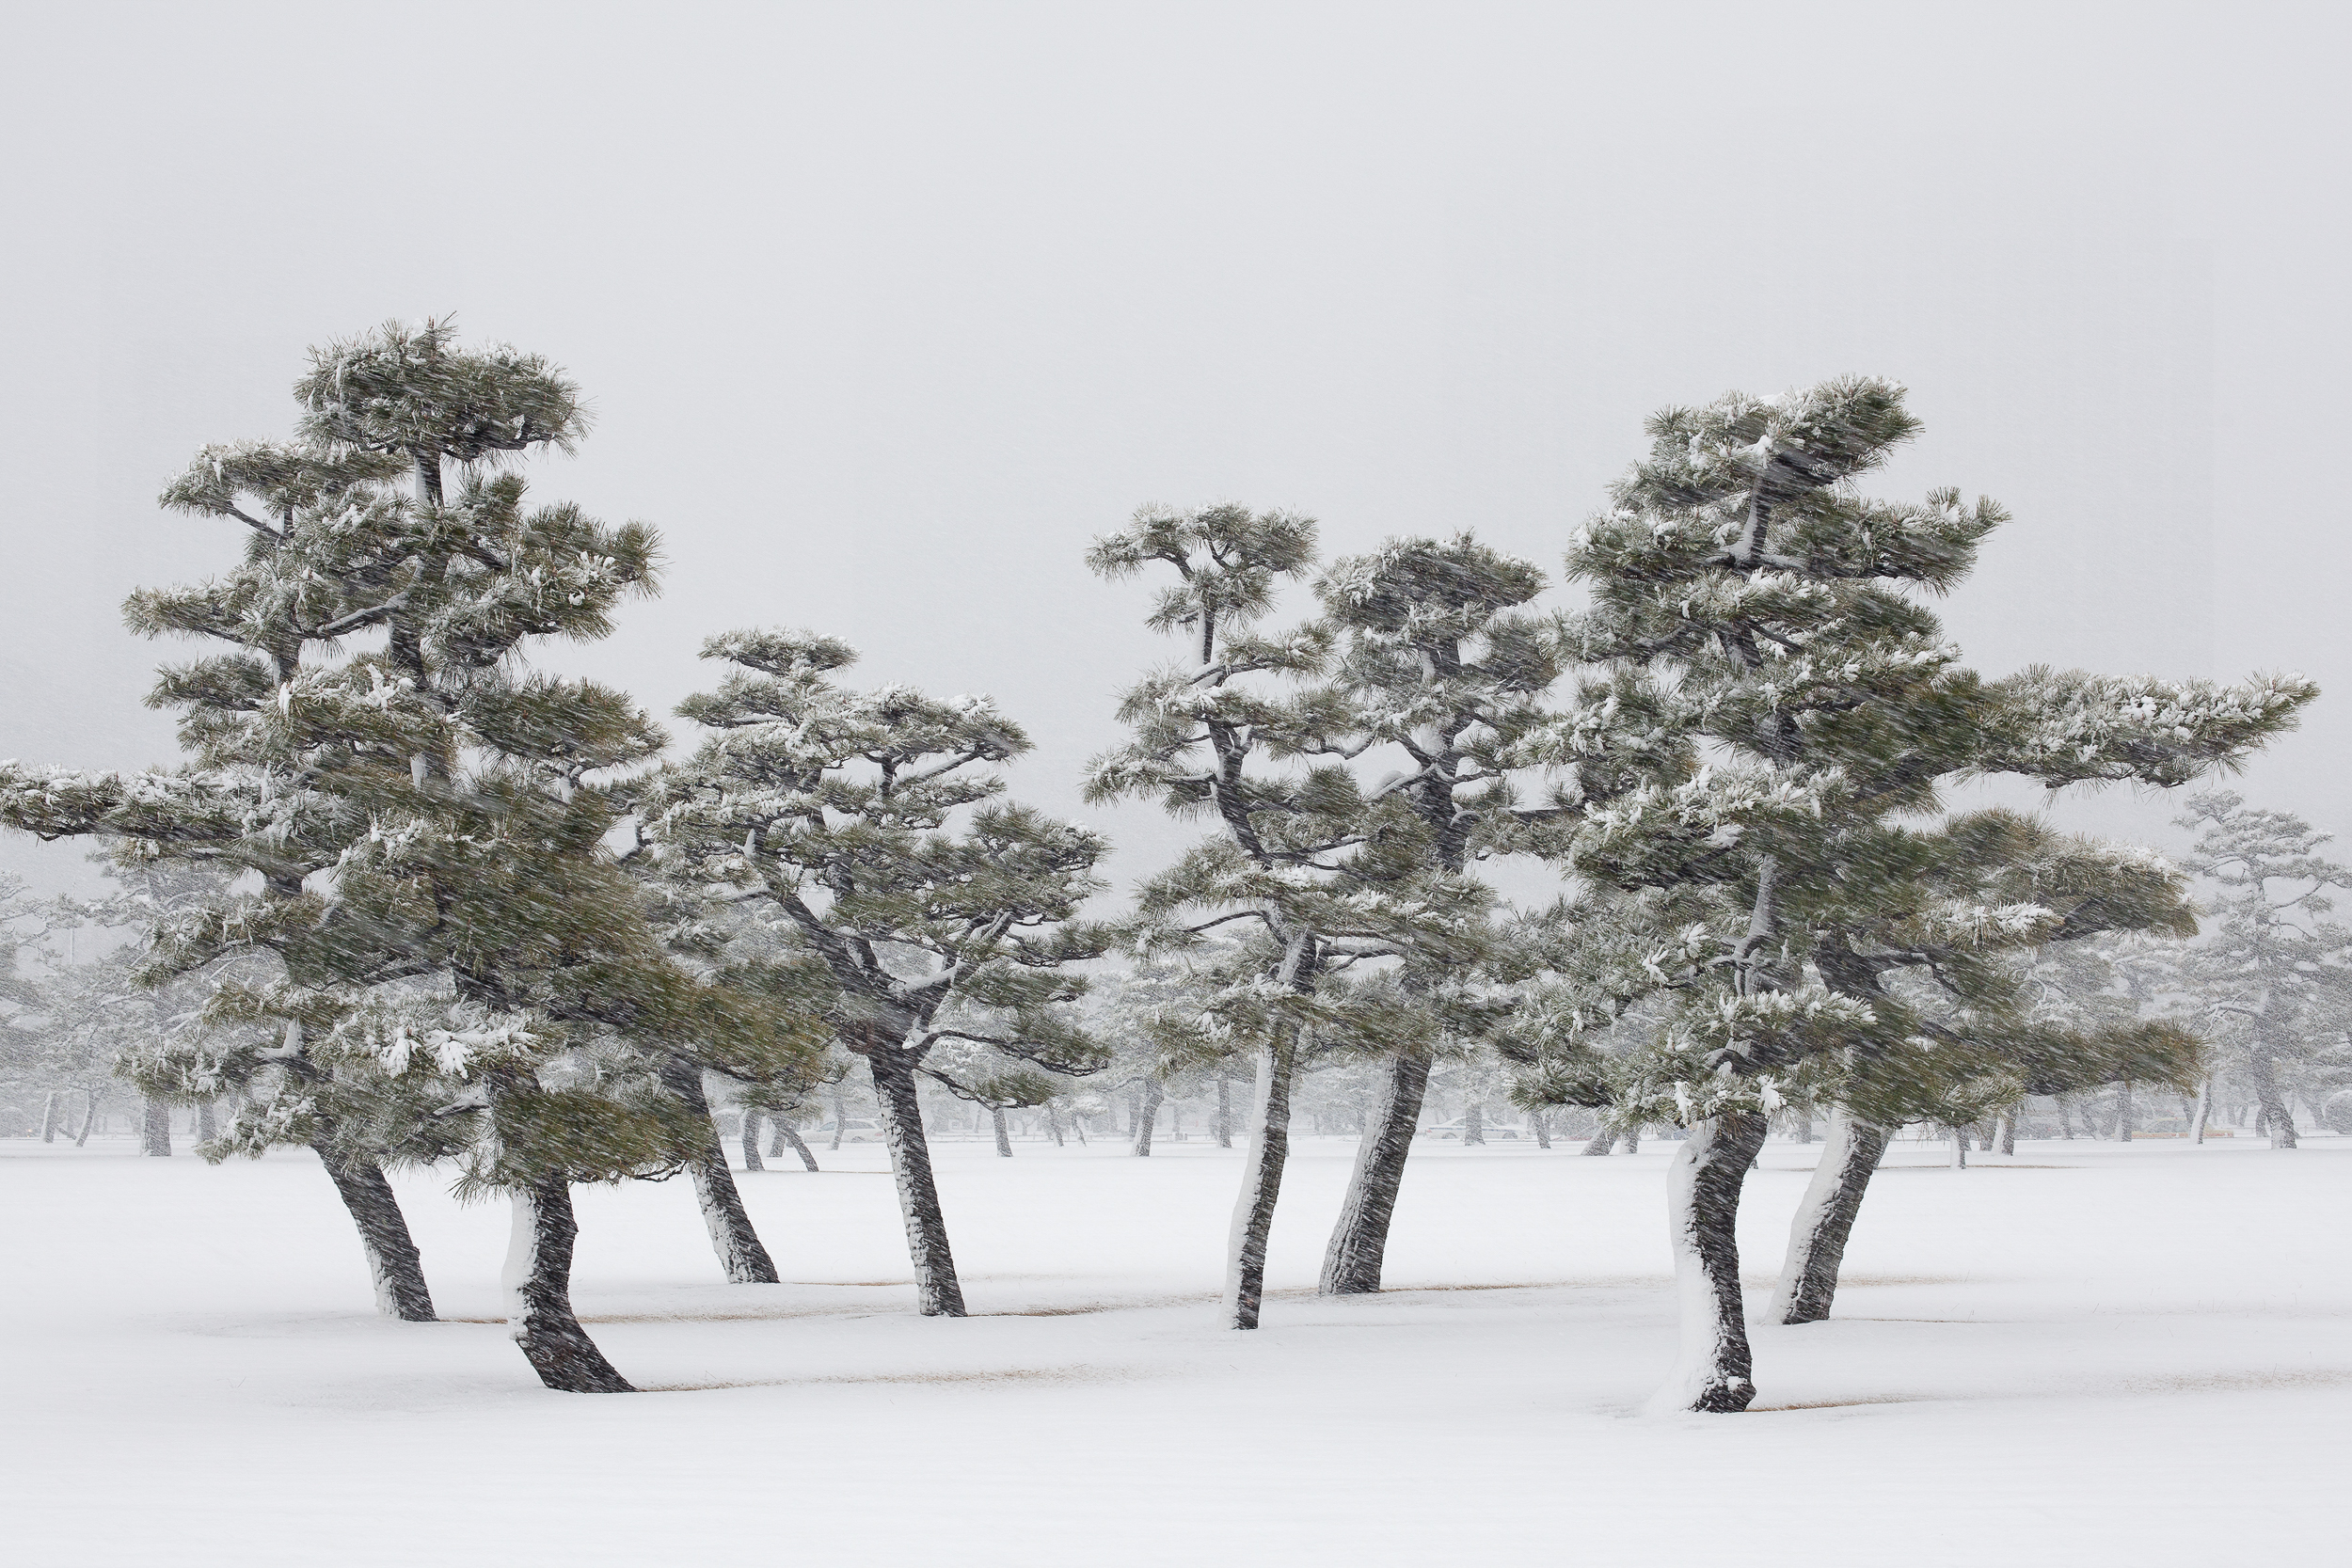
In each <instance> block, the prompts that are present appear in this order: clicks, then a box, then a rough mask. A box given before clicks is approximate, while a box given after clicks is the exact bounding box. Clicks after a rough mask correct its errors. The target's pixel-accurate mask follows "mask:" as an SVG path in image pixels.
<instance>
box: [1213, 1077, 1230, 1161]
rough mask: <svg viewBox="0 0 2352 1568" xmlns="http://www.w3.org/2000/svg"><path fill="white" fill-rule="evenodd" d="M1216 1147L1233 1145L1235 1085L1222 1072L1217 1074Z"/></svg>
mask: <svg viewBox="0 0 2352 1568" xmlns="http://www.w3.org/2000/svg"><path fill="white" fill-rule="evenodd" d="M1216 1147H1217V1148H1232V1147H1233V1085H1232V1082H1231V1080H1229V1079H1228V1078H1227V1077H1226V1076H1225V1074H1223V1073H1221V1072H1220V1073H1218V1074H1217V1075H1216Z"/></svg>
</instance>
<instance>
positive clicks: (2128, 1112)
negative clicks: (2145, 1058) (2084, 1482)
mask: <svg viewBox="0 0 2352 1568" xmlns="http://www.w3.org/2000/svg"><path fill="white" fill-rule="evenodd" d="M2115 1141H2116V1142H2117V1143H2120V1144H2127V1143H2130V1142H2131V1141H2132V1082H2131V1080H2130V1079H2128V1078H2126V1079H2125V1080H2123V1082H2122V1083H2121V1084H2118V1085H2116V1086H2115Z"/></svg>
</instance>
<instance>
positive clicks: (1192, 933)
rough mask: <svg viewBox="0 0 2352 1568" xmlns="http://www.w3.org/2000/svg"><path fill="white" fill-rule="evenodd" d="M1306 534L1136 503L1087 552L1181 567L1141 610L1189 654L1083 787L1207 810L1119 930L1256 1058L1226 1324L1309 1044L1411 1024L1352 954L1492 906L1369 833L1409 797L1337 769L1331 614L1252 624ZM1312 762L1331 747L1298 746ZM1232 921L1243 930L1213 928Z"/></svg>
mask: <svg viewBox="0 0 2352 1568" xmlns="http://www.w3.org/2000/svg"><path fill="white" fill-rule="evenodd" d="M1314 550H1315V526H1314V524H1313V522H1312V521H1311V520H1310V519H1307V518H1304V517H1297V516H1293V515H1287V514H1282V513H1263V514H1253V513H1250V512H1249V511H1248V510H1246V509H1245V508H1242V507H1238V506H1218V507H1211V508H1207V509H1204V510H1201V511H1198V512H1189V513H1180V512H1169V511H1164V510H1159V509H1153V508H1146V509H1145V510H1143V511H1141V512H1138V513H1137V514H1136V517H1135V520H1134V521H1133V523H1132V524H1131V525H1130V526H1129V527H1128V528H1127V529H1125V530H1123V531H1120V532H1118V533H1114V534H1110V535H1107V536H1105V537H1104V538H1102V539H1099V540H1097V541H1096V542H1095V545H1094V547H1093V549H1092V551H1091V552H1090V553H1089V558H1088V559H1089V564H1090V565H1091V566H1092V567H1093V568H1094V570H1095V571H1096V572H1097V573H1098V574H1100V575H1102V576H1104V577H1105V578H1126V577H1131V576H1134V575H1135V574H1136V573H1138V572H1140V571H1143V570H1145V569H1147V568H1152V567H1160V568H1165V569H1166V570H1167V571H1168V572H1169V573H1170V574H1172V575H1173V576H1174V578H1176V581H1175V582H1174V583H1172V584H1168V585H1167V586H1164V587H1163V588H1162V590H1161V591H1160V594H1159V598H1158V602H1157V604H1156V606H1155V607H1154V609H1153V611H1152V616H1151V618H1150V625H1151V626H1152V627H1153V628H1154V629H1155V630H1159V631H1163V632H1168V633H1174V634H1177V635H1179V636H1181V637H1183V638H1184V644H1185V648H1186V657H1185V658H1184V660H1182V661H1181V662H1180V663H1178V664H1176V665H1174V666H1172V667H1170V668H1168V669H1166V670H1164V671H1161V672H1157V673H1153V674H1152V675H1149V676H1147V677H1146V678H1145V679H1144V680H1143V681H1142V682H1140V683H1138V684H1137V685H1136V687H1134V688H1133V689H1131V690H1130V691H1129V692H1128V694H1127V696H1126V699H1125V701H1124V703H1123V704H1122V705H1121V706H1120V719H1121V720H1122V721H1125V722H1126V723H1127V724H1128V726H1129V727H1130V729H1131V731H1132V732H1133V736H1134V738H1133V739H1132V740H1131V741H1130V742H1129V743H1128V744H1127V745H1125V746H1122V747H1120V748H1118V749H1116V750H1114V751H1112V752H1107V753H1105V754H1104V755H1103V756H1102V757H1099V758H1097V759H1096V760H1095V762H1094V763H1093V764H1092V765H1091V767H1090V768H1089V781H1088V786H1087V787H1088V795H1089V799H1092V800H1117V799H1120V798H1123V797H1128V796H1144V797H1149V798H1152V799H1155V800H1158V801H1159V802H1160V804H1161V805H1162V806H1163V808H1164V809H1166V810H1167V811H1168V812H1169V814H1170V815H1172V816H1179V817H1185V816H1210V817H1212V818H1213V819H1214V820H1215V821H1216V824H1217V832H1216V836H1214V837H1211V838H1208V839H1205V840H1203V841H1202V842H1201V843H1200V844H1199V845H1197V846H1196V847H1194V848H1193V849H1192V850H1191V851H1189V852H1188V853H1186V854H1185V855H1184V857H1183V858H1182V859H1181V860H1179V861H1178V862H1177V863H1176V864H1175V865H1173V866H1171V867H1169V868H1168V870H1166V871H1165V872H1162V873H1161V874H1159V875H1157V876H1155V877H1153V878H1152V879H1149V880H1148V881H1147V882H1146V883H1145V884H1144V885H1143V887H1142V888H1141V889H1140V890H1139V895H1138V897H1137V901H1136V923H1135V925H1134V926H1133V927H1132V928H1131V932H1130V937H1129V944H1130V946H1131V947H1132V948H1133V949H1134V950H1135V951H1136V955H1137V956H1138V957H1139V958H1173V957H1175V956H1178V955H1184V956H1186V957H1187V958H1188V960H1189V963H1190V966H1191V968H1192V971H1193V973H1194V974H1195V975H1196V977H1197V978H1198V980H1199V981H1200V983H1201V984H1202V986H1203V987H1204V989H1205V990H1206V992H1207V994H1208V997H1209V1001H1208V1005H1207V1008H1206V1011H1205V1015H1204V1027H1206V1028H1207V1029H1209V1030H1210V1031H1212V1032H1215V1033H1219V1034H1222V1035H1223V1036H1224V1037H1226V1038H1227V1039H1228V1040H1229V1041H1230V1042H1232V1044H1233V1045H1240V1046H1245V1047H1246V1048H1247V1049H1248V1051H1249V1052H1250V1053H1251V1057H1252V1062H1251V1071H1250V1077H1251V1079H1252V1082H1253V1088H1254V1093H1253V1095H1252V1101H1251V1106H1250V1112H1249V1122H1248V1137H1247V1140H1246V1145H1247V1148H1246V1153H1245V1155H1244V1158H1243V1169H1242V1185H1241V1192H1240V1194H1239V1196H1237V1198H1236V1199H1235V1203H1234V1210H1233V1222H1232V1231H1231V1238H1230V1243H1229V1248H1228V1253H1227V1268H1226V1286H1225V1298H1224V1315H1225V1321H1226V1323H1227V1324H1228V1325H1229V1326H1230V1327H1233V1328H1238V1329H1249V1328H1255V1327H1257V1326H1258V1318H1259V1308H1260V1305H1261V1301H1262V1298H1263V1291H1264V1275H1265V1248H1266V1241H1267V1237H1268V1235H1269V1234H1270V1232H1271V1229H1272V1226H1273V1222H1274V1210H1275V1204H1276V1200H1277V1198H1278V1197H1279V1195H1280V1191H1281V1180H1282V1167H1283V1164H1284V1162H1285V1160H1286V1158H1287V1155H1288V1150H1289V1138H1290V1107H1291V1094H1292V1089H1293V1085H1294V1081H1295V1076H1296V1074H1297V1071H1298V1069H1299V1065H1300V1062H1301V1059H1302V1057H1303V1056H1304V1055H1305V1054H1306V1053H1308V1052H1309V1051H1310V1050H1312V1049H1331V1048H1333V1047H1335V1046H1337V1045H1338V1044H1339V1043H1340V1042H1341V1041H1342V1040H1349V1041H1352V1042H1365V1041H1384V1042H1385V1043H1386V1045H1387V1048H1388V1049H1389V1050H1391V1051H1393V1050H1394V1049H1395V1042H1396V1041H1397V1040H1398V1039H1399V1038H1401V1037H1403V1035H1404V1031H1405V1029H1406V1024H1405V1022H1404V1021H1403V1020H1402V1019H1401V1018H1400V1017H1399V1016H1398V1014H1397V1012H1396V1010H1395V1009H1394V1008H1393V1006H1382V1005H1381V1003H1380V1000H1379V999H1377V998H1375V1000H1373V1001H1372V1002H1371V1003H1370V1005H1368V1006H1359V1007H1355V1008H1349V1007H1346V1006H1342V1002H1343V999H1344V998H1345V997H1346V995H1347V988H1346V987H1345V986H1344V985H1343V984H1342V983H1341V982H1342V981H1343V978H1344V977H1345V976H1346V975H1347V974H1348V973H1349V972H1350V971H1353V970H1355V969H1356V968H1358V967H1359V966H1361V965H1368V964H1376V963H1378V962H1379V961H1380V960H1384V959H1398V958H1402V957H1403V956H1404V955H1405V954H1406V953H1407V952H1408V951H1410V952H1414V953H1422V954H1435V953H1437V952H1438V951H1439V950H1440V949H1441V948H1442V947H1443V944H1444V943H1445V942H1446V941H1447V938H1448V934H1449V933H1450V932H1453V933H1459V932H1463V931H1470V932H1475V931H1478V930H1480V929H1482V928H1483V927H1484V924H1485V917H1486V907H1487V905H1488V903H1489V902H1490V898H1489V895H1488V894H1487V892H1486V889H1485V888H1484V887H1483V886H1481V885H1480V884H1478V883H1476V882H1475V881H1472V880H1471V879H1467V878H1460V877H1447V876H1443V875H1436V874H1432V873H1430V872H1429V870H1428V868H1427V866H1426V864H1425V863H1424V862H1423V861H1422V860H1418V859H1416V858H1415V857H1413V856H1412V855H1411V854H1410V852H1409V851H1408V850H1405V849H1399V850H1397V851H1396V852H1395V853H1393V854H1391V853H1390V852H1389V851H1388V848H1387V847H1385V846H1382V845H1380V844H1378V843H1376V842H1375V836H1374V828H1375V818H1379V819H1382V820H1385V821H1389V822H1391V823H1395V822H1396V821H1397V820H1398V819H1401V818H1403V817H1405V816H1406V815H1407V814H1408V808H1407V807H1406V805H1405V804H1404V803H1403V801H1402V800H1401V798H1397V797H1391V799H1390V800H1388V801H1386V802H1381V803H1375V802H1372V801H1369V800H1367V799H1366V796H1365V792H1364V791H1363V790H1362V789H1361V788H1360V786H1359V784H1358V782H1357V780H1356V779H1355V777H1354V776H1353V774H1352V773H1351V772H1350V771H1349V769H1348V768H1347V767H1346V765H1345V759H1346V757H1347V756H1348V755H1349V751H1350V747H1351V745H1352V744H1353V745H1355V746H1356V750H1358V751H1360V750H1361V746H1360V744H1357V743H1354V742H1351V740H1350V739H1349V736H1350V734H1351V732H1352V731H1353V730H1354V729H1355V728H1356V726H1355V725H1354V723H1353V722H1352V710H1351V708H1350V706H1349V705H1348V704H1347V702H1346V700H1345V696H1344V693H1343V691H1341V690H1340V689H1336V688H1330V687H1325V688H1320V689H1318V688H1315V687H1312V686H1310V685H1307V684H1306V683H1307V682H1309V681H1311V680H1312V679H1313V677H1316V676H1318V675H1321V674H1322V673H1324V672H1325V670H1326V668H1327V663H1328V661H1329V659H1330V657H1331V656H1332V652H1333V645H1334V635H1333V633H1332V631H1331V630H1330V628H1329V627H1328V626H1322V625H1317V624H1313V623H1310V624H1309V625H1307V626H1301V627H1298V628H1295V629H1294V630H1292V631H1289V632H1286V633H1279V634H1274V635H1265V636H1262V635H1258V634H1257V633H1255V632H1253V631H1252V630H1251V629H1250V628H1251V627H1252V626H1255V625H1256V624H1257V623H1258V622H1260V621H1262V620H1263V618H1264V617H1265V616H1266V615H1267V614H1268V613H1269V612H1270V611H1271V610H1273V608H1274V603H1275V598H1276V594H1277V593H1278V591H1279V587H1280V586H1281V584H1282V583H1283V582H1284V581H1285V580H1295V579H1296V578H1300V577H1303V576H1304V575H1305V574H1306V573H1307V572H1308V571H1309V570H1310V569H1311V567H1312V565H1313V562H1314ZM1322 757H1328V758H1332V759H1334V760H1329V761H1312V760H1305V761H1303V762H1302V759H1315V758H1322ZM1402 842H1403V841H1402V840H1401V839H1400V843H1402ZM1406 863H1410V864H1411V865H1412V866H1413V872H1412V874H1411V875H1406V873H1405V870H1404V866H1405V865H1406ZM1226 927H1242V928H1243V931H1244V934H1242V935H1240V936H1239V938H1238V940H1230V941H1220V942H1212V941H1211V940H1210V933H1212V932H1220V933H1221V932H1223V931H1224V929H1225V928H1226ZM1318 1036H1320V1045H1319V1046H1318V1045H1317V1043H1316V1040H1317V1037H1318ZM1227 1049H1231V1047H1230V1046H1229V1047H1227ZM1211 1053H1212V1054H1215V1053H1220V1052H1218V1051H1216V1050H1214V1049H1213V1050H1212V1051H1211Z"/></svg>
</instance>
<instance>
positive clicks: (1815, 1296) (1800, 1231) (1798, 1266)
mask: <svg viewBox="0 0 2352 1568" xmlns="http://www.w3.org/2000/svg"><path fill="white" fill-rule="evenodd" d="M1889 1136H1890V1134H1889V1133H1888V1132H1887V1131H1886V1129H1885V1128H1883V1127H1873V1126H1871V1125H1870V1124H1869V1123H1868V1122H1863V1121H1856V1120H1854V1119H1853V1118H1852V1117H1849V1116H1848V1115H1846V1113H1845V1112H1843V1111H1839V1112H1837V1113H1836V1114H1835V1115H1833V1116H1832V1117H1830V1123H1829V1139H1828V1141H1827V1142H1826V1143H1825V1144H1823V1145H1822V1147H1821V1162H1820V1164H1818V1165H1816V1166H1814V1167H1813V1180H1811V1181H1810V1182H1808V1183H1806V1185H1805V1189H1804V1197H1802V1198H1800V1199H1799V1200H1798V1202H1797V1214H1796V1218H1794V1219H1793V1220H1791V1221H1790V1222H1789V1224H1788V1257H1787V1259H1784V1260H1783V1261H1782V1263H1781V1266H1780V1280H1779V1283H1778V1284H1777V1285H1776V1286H1775V1287H1774V1288H1773V1291H1772V1322H1774V1323H1820V1321H1821V1320H1822V1319H1824V1318H1826V1317H1828V1316H1829V1309H1830V1303H1831V1302H1832V1301H1833V1300H1834V1299H1836V1295H1837V1271H1838V1270H1839V1269H1840V1268H1841V1267H1842V1266H1843V1265H1844V1263H1845V1260H1846V1242H1847V1239H1848V1238H1849V1237H1851V1235H1852V1234H1853V1222H1854V1216H1855V1215H1856V1214H1858V1213H1860V1212H1862V1197H1863V1195H1864V1194H1865V1193H1866V1192H1867V1191H1868V1190H1869V1186H1870V1175H1871V1173H1872V1172H1873V1171H1875V1170H1877V1169H1878V1168H1879V1161H1880V1160H1882V1159H1883V1158H1884V1157H1885V1154H1886V1145H1887V1140H1888V1138H1889Z"/></svg>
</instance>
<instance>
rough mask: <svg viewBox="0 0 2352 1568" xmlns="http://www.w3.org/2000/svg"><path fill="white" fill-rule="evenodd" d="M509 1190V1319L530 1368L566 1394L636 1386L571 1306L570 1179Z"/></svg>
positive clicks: (573, 1233) (575, 1234) (573, 1226)
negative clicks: (512, 1212) (512, 1209)
mask: <svg viewBox="0 0 2352 1568" xmlns="http://www.w3.org/2000/svg"><path fill="white" fill-rule="evenodd" d="M713 1142H714V1143H715V1142H716V1139H715V1137H714V1139H713ZM510 1196H511V1197H512V1199H513V1201H514V1205H515V1228H514V1230H513V1231H512V1233H511V1234H510V1235H509V1237H508V1240H507V1248H506V1270H505V1275H504V1277H503V1280H502V1283H503V1284H504V1286H505V1288H506V1322H507V1327H508V1330H509V1332H511V1333H512V1334H513V1335H514V1336H515V1342H516V1344H518V1345H520V1346H521V1347H522V1350H523V1354H524V1355H525V1356H526V1357H528V1358H529V1359H530V1362H531V1370H532V1371H534V1372H537V1373H538V1374H539V1381H540V1382H541V1383H544V1384H546V1385H547V1386H548V1387H550V1388H552V1389H554V1390H555V1391H556V1392H558V1393H562V1394H628V1393H633V1392H635V1390H634V1389H632V1388H631V1387H630V1386H629V1385H628V1379H626V1378H624V1377H622V1376H621V1374H620V1373H619V1372H618V1371H616V1370H613V1366H612V1362H610V1361H607V1360H606V1359H605V1358H604V1353H603V1352H602V1351H600V1350H598V1349H596V1341H595V1340H594V1339H591V1338H588V1331H587V1330H586V1329H584V1328H582V1327H580V1319H579V1318H577V1317H575V1316H574V1315H573V1313H572V1243H574V1242H575V1241H576V1240H578V1238H579V1236H580V1223H579V1221H578V1220H576V1219H574V1218H573V1216H572V1189H571V1183H569V1182H568V1181H566V1180H564V1179H563V1178H562V1177H560V1176H559V1177H549V1178H548V1179H547V1180H540V1181H534V1182H532V1183H531V1184H530V1185H529V1186H527V1187H516V1188H514V1189H512V1191H511V1193H510Z"/></svg>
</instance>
